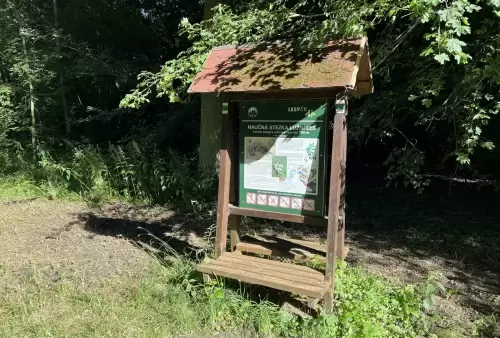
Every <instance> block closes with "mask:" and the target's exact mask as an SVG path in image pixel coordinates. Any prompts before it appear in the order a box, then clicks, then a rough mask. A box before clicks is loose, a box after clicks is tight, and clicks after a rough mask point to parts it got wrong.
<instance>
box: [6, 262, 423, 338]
mask: <svg viewBox="0 0 500 338" xmlns="http://www.w3.org/2000/svg"><path fill="white" fill-rule="evenodd" d="M37 271H40V270H37ZM37 271H35V272H34V273H32V274H30V276H29V277H26V276H25V277H24V278H22V280H21V281H18V280H15V279H14V278H18V277H13V276H10V275H9V274H8V272H6V271H3V272H1V270H0V281H1V284H0V285H1V286H0V288H1V290H0V291H1V293H0V323H1V325H0V336H2V337H19V336H33V337H88V336H95V337H178V336H193V337H208V336H210V335H211V334H215V333H217V332H230V333H232V334H235V335H236V336H242V337H257V336H261V337H417V336H422V335H424V334H426V333H427V332H429V330H430V328H431V325H430V324H431V321H430V318H431V317H430V316H429V315H428V314H427V313H426V311H424V307H423V304H424V301H425V299H426V297H427V294H426V293H425V291H424V290H425V288H421V287H418V286H405V287H403V286H398V285H391V284H389V283H388V282H387V281H384V280H383V279H381V278H379V277H375V276H372V275H370V274H368V273H367V272H366V271H364V270H363V269H361V268H349V267H347V266H345V265H341V266H339V268H338V271H337V273H338V278H337V294H336V295H337V301H336V306H337V309H336V314H335V315H331V316H323V315H320V316H319V317H317V318H311V319H302V318H297V317H295V316H293V315H291V314H289V313H287V312H284V311H282V310H280V309H279V308H278V306H277V305H275V304H273V303H270V302H268V301H267V300H265V299H262V300H259V301H255V300H252V299H250V298H249V297H247V296H245V295H249V294H250V293H251V292H250V291H251V290H250V289H249V288H250V287H249V286H240V288H231V287H226V286H225V285H224V283H223V281H215V282H212V283H209V284H203V283H202V282H201V281H200V276H199V274H197V273H196V271H195V266H194V263H193V262H190V261H187V260H185V259H181V258H169V259H168V260H167V261H164V262H161V263H160V262H159V261H155V262H154V263H153V264H152V267H151V269H150V270H149V272H147V273H146V274H144V275H142V276H139V277H138V276H117V277H115V278H112V279H110V280H108V281H106V283H103V284H102V285H101V286H100V287H92V288H86V287H84V286H83V287H82V285H81V283H80V282H79V281H77V280H74V279H71V278H69V277H68V276H67V275H65V274H62V276H64V277H63V278H61V279H59V280H57V281H54V280H53V279H50V278H47V277H44V275H43V274H41V273H39V272H37Z"/></svg>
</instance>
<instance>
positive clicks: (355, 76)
mask: <svg viewBox="0 0 500 338" xmlns="http://www.w3.org/2000/svg"><path fill="white" fill-rule="evenodd" d="M367 40H368V38H367V37H366V36H365V37H363V38H362V39H361V43H360V46H359V52H358V57H357V58H356V63H355V64H354V68H353V70H352V75H351V83H350V87H351V88H355V87H356V82H357V80H358V72H359V66H360V64H361V58H362V57H363V55H364V54H365V53H366V51H365V47H366V42H367Z"/></svg>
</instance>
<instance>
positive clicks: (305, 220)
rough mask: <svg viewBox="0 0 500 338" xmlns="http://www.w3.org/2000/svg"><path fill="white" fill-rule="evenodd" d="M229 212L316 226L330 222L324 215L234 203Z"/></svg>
mask: <svg viewBox="0 0 500 338" xmlns="http://www.w3.org/2000/svg"><path fill="white" fill-rule="evenodd" d="M229 213H230V214H231V215H240V216H248V217H256V218H265V219H273V220H276V221H283V222H293V223H302V224H307V225H314V226H326V225H327V224H328V220H327V219H326V218H324V217H308V216H303V215H292V214H285V213H280V212H272V211H264V210H254V209H247V208H239V207H236V206H234V205H230V206H229Z"/></svg>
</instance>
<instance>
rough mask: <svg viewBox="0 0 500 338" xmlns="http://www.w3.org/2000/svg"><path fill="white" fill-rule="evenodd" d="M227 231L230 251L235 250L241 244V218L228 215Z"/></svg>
mask: <svg viewBox="0 0 500 338" xmlns="http://www.w3.org/2000/svg"><path fill="white" fill-rule="evenodd" d="M229 231H230V238H231V251H234V250H237V249H236V247H237V245H238V244H239V243H241V216H240V215H229Z"/></svg>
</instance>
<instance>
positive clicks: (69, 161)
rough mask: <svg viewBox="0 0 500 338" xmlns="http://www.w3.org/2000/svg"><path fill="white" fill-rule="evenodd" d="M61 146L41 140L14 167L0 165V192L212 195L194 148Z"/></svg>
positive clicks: (97, 198)
mask: <svg viewBox="0 0 500 338" xmlns="http://www.w3.org/2000/svg"><path fill="white" fill-rule="evenodd" d="M63 150H64V151H61V150H59V151H58V152H51V151H49V150H48V149H46V148H44V147H41V146H39V147H38V148H37V150H36V152H35V153H34V154H31V155H29V156H28V157H27V158H19V157H18V160H17V161H16V166H15V167H13V166H9V165H5V166H3V167H0V174H4V176H3V177H2V179H1V181H0V185H1V186H2V187H3V189H2V192H1V193H0V195H1V196H4V198H23V197H33V196H46V197H49V198H60V197H63V198H68V197H70V196H72V197H73V198H75V197H80V198H83V199H84V200H87V201H90V202H101V201H109V200H117V199H124V200H127V201H140V202H145V203H155V204H167V203H168V204H178V205H182V204H183V202H184V201H189V200H190V199H194V198H196V199H210V197H211V198H213V196H214V195H213V192H214V187H215V185H214V184H215V180H214V177H212V176H211V175H205V174H202V173H201V171H199V170H198V168H197V159H196V156H195V155H194V154H193V155H179V154H176V153H174V152H173V151H169V152H167V153H166V154H165V153H160V152H159V151H158V150H157V148H156V147H149V148H146V147H144V146H141V145H139V144H138V143H137V142H130V143H128V144H125V145H109V146H108V147H106V148H104V149H102V148H100V147H98V146H90V145H73V144H70V143H66V144H65V147H64V149H63Z"/></svg>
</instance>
